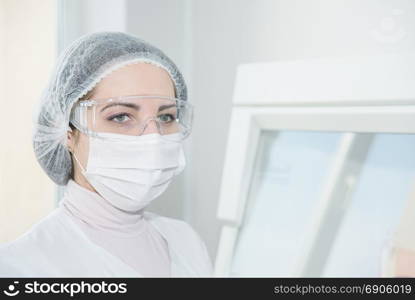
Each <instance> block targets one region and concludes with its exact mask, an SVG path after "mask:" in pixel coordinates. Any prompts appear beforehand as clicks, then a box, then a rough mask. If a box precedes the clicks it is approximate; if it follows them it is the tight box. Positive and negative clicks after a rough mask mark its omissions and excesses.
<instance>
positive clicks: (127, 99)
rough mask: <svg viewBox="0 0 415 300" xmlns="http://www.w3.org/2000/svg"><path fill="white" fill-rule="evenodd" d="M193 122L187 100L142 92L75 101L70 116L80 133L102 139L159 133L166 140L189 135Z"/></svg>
mask: <svg viewBox="0 0 415 300" xmlns="http://www.w3.org/2000/svg"><path fill="white" fill-rule="evenodd" d="M192 121H193V106H192V105H191V104H190V103H188V102H187V101H185V100H182V99H178V98H170V97H165V96H144V95H133V96H120V97H113V98H106V99H88V100H82V101H78V102H77V103H76V104H75V105H74V107H73V109H72V111H71V116H70V122H71V123H72V124H73V125H74V126H75V127H76V128H77V129H79V130H80V131H81V132H83V133H85V134H87V135H89V136H94V137H101V138H106V137H107V136H108V134H121V135H127V136H140V135H142V134H143V133H144V132H146V133H156V132H158V133H160V135H161V136H162V138H165V139H170V138H171V139H175V140H177V138H179V140H183V139H185V138H186V137H187V136H188V135H189V134H190V131H191V127H192ZM146 129H147V130H146Z"/></svg>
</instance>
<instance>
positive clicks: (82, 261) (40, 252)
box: [0, 207, 213, 277]
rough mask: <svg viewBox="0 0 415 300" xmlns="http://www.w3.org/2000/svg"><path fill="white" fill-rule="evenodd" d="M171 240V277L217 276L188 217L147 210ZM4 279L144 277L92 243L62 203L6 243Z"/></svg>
mask: <svg viewBox="0 0 415 300" xmlns="http://www.w3.org/2000/svg"><path fill="white" fill-rule="evenodd" d="M144 216H145V217H146V218H148V220H149V222H150V223H151V224H153V225H154V227H155V228H156V229H157V230H158V231H159V232H160V234H161V235H162V236H163V237H164V238H165V239H166V241H167V243H168V248H169V254H170V258H171V264H170V272H171V273H170V274H171V277H211V276H213V270H212V269H213V268H212V262H211V260H210V257H209V255H208V252H207V249H206V246H205V244H204V242H203V240H202V239H201V238H200V236H199V235H198V234H197V233H196V231H195V230H194V229H193V228H192V227H191V226H190V225H189V224H188V223H186V222H185V221H182V220H178V219H173V218H169V217H164V216H160V215H158V214H155V213H152V212H148V211H145V212H144ZM0 277H143V275H141V274H140V273H138V272H137V271H135V270H134V269H133V268H132V267H130V266H129V265H127V264H125V263H124V262H123V261H121V260H120V259H119V258H118V257H116V256H114V255H112V254H111V253H109V252H108V251H106V250H105V249H104V248H102V247H100V246H98V245H97V244H94V243H93V242H92V241H90V240H89V239H88V237H87V235H85V233H84V232H83V231H82V230H81V228H80V227H79V226H78V225H77V224H75V223H74V221H73V220H71V218H70V217H69V216H68V215H67V214H65V213H64V212H63V211H62V208H60V207H58V208H56V209H55V210H54V211H52V212H51V213H50V214H49V215H47V216H46V217H45V218H43V219H42V220H40V221H39V222H37V223H36V224H35V225H33V226H32V227H31V229H30V230H29V231H27V232H26V233H24V234H23V235H21V236H20V237H18V238H17V239H16V240H14V241H11V242H8V243H5V244H2V245H0Z"/></svg>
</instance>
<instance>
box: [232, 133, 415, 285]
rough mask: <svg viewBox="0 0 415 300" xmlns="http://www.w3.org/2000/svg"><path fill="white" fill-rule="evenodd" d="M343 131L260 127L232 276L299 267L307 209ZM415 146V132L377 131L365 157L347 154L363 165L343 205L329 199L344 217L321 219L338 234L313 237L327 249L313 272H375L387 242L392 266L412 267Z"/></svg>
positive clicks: (286, 272) (280, 272) (271, 273)
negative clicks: (327, 239) (358, 158)
mask: <svg viewBox="0 0 415 300" xmlns="http://www.w3.org/2000/svg"><path fill="white" fill-rule="evenodd" d="M342 136H343V133H339V132H311V131H280V132H276V131H264V132H262V134H261V137H260V144H259V148H258V152H257V158H256V163H255V169H254V174H253V178H252V182H251V186H250V189H249V195H248V202H247V207H246V211H245V216H244V223H243V224H242V226H241V227H240V230H239V235H238V238H237V241H236V244H235V252H234V259H233V261H232V264H231V272H230V276H273V277H278V276H293V275H295V274H301V270H303V267H304V264H305V263H306V262H304V261H302V258H303V257H304V255H305V254H307V249H309V248H308V247H310V245H309V244H307V243H306V241H307V242H309V238H310V233H311V232H312V230H313V228H311V226H310V225H311V220H312V219H313V218H315V217H316V216H315V215H313V213H316V208H318V206H317V205H318V204H320V203H319V201H320V197H321V192H322V190H323V188H324V187H325V184H326V182H327V181H328V178H327V176H328V174H329V173H328V172H329V171H330V168H331V167H332V166H333V160H334V159H335V156H336V154H337V151H338V147H339V145H340V141H341V138H342ZM414 153H415V135H409V134H375V135H374V139H373V141H372V143H371V144H370V147H369V152H368V154H367V156H366V157H365V159H363V160H362V161H359V162H357V161H353V159H354V158H353V157H352V158H350V161H348V165H350V164H353V163H359V164H363V165H362V169H361V172H360V174H358V177H357V184H356V186H355V190H354V192H353V193H352V196H351V201H350V202H348V205H347V206H345V207H343V208H341V207H337V206H340V205H343V206H344V202H343V201H339V203H338V204H337V203H334V204H335V205H334V206H333V205H331V206H329V209H333V210H339V209H345V210H346V211H345V213H344V214H343V217H342V220H341V221H340V222H339V223H338V225H336V224H337V223H336V224H334V223H332V224H330V222H331V221H330V219H329V218H327V219H325V220H322V221H323V226H324V228H327V227H326V226H335V227H336V228H334V230H335V231H336V234H335V238H334V240H333V241H332V242H331V243H330V244H329V245H328V246H327V245H317V250H318V251H317V253H318V252H321V251H319V247H320V248H321V247H328V250H329V252H328V253H329V255H328V256H327V259H323V260H324V262H323V263H322V266H321V268H320V269H321V270H323V271H322V273H316V274H314V275H313V276H328V277H342V276H343V277H378V276H381V275H382V270H381V268H383V267H384V265H385V260H384V257H382V254H384V253H385V249H388V245H394V246H395V248H396V249H398V251H396V252H395V253H397V254H396V257H395V258H396V260H395V261H396V265H398V269H399V264H400V265H401V266H402V265H403V266H404V267H405V266H406V270H403V269H402V270H401V271H399V270H398V269H397V270H396V271H395V274H398V275H399V274H401V275H402V276H410V275H411V274H409V273H408V271H407V269H408V264H409V263H410V262H415V238H412V237H415V231H414V229H415V155H414ZM411 191H412V192H411ZM333 201H338V200H335V199H333ZM328 215H330V211H329V214H328ZM323 235H324V233H323V231H321V232H320V237H323V238H324V236H323ZM408 249H409V252H408V251H407V250H408ZM321 250H324V249H321ZM325 250H327V249H325ZM401 250H402V251H401ZM405 251H406V252H405ZM411 251H412V252H411ZM408 253H409V254H408ZM411 255H412V256H411ZM410 256H411V257H412V258H408V257H410ZM387 258H388V259H387V260H386V261H392V260H391V259H389V258H390V257H389V256H387ZM309 259H310V260H312V259H313V257H309ZM402 262H403V263H402ZM412 270H415V266H413V267H412ZM399 272H400V273H399ZM405 272H406V273H405ZM412 275H413V276H415V274H412ZM392 276H393V274H392Z"/></svg>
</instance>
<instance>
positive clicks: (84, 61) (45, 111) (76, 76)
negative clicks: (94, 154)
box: [33, 31, 187, 185]
mask: <svg viewBox="0 0 415 300" xmlns="http://www.w3.org/2000/svg"><path fill="white" fill-rule="evenodd" d="M139 62H147V63H151V64H154V65H157V66H159V67H161V68H163V69H165V70H166V71H167V72H168V73H169V75H170V77H171V79H172V80H173V83H174V86H175V96H176V98H180V99H183V100H187V88H186V83H185V81H184V78H183V76H182V74H181V73H180V71H179V69H178V68H177V66H176V65H175V64H174V63H173V61H171V60H170V59H169V58H168V57H167V56H166V55H165V54H164V53H163V52H162V51H161V50H160V49H158V48H156V47H154V46H153V45H151V44H149V43H148V42H146V41H144V40H142V39H140V38H138V37H136V36H134V35H131V34H127V33H124V32H116V31H104V32H95V33H92V34H87V35H83V36H81V37H80V38H78V39H77V40H75V41H74V42H73V43H72V44H70V45H69V47H67V48H66V49H65V50H64V51H63V52H62V53H61V54H60V55H59V57H58V59H57V62H56V64H55V66H54V69H53V71H52V74H51V76H50V78H49V81H48V83H47V85H46V87H45V89H44V90H43V91H42V94H41V99H40V103H39V106H38V107H37V109H36V111H35V113H34V123H35V125H34V130H33V148H34V152H35V155H36V159H37V160H38V162H39V164H40V165H41V167H42V168H43V170H45V172H46V173H47V175H48V176H49V177H50V178H51V179H52V180H53V181H54V182H55V183H56V184H58V185H66V184H67V182H68V180H69V178H70V176H71V172H72V160H71V156H70V153H69V151H68V149H67V147H66V137H67V130H69V117H70V112H71V109H72V107H73V104H74V103H75V102H76V101H77V100H79V99H80V98H82V97H83V96H84V95H86V94H87V93H88V92H89V91H91V90H92V89H93V88H94V87H95V86H96V84H97V83H98V82H99V81H100V80H101V79H102V78H104V77H105V76H106V75H108V74H109V73H111V72H112V71H114V70H116V69H118V68H120V67H122V66H125V65H128V64H133V63H139Z"/></svg>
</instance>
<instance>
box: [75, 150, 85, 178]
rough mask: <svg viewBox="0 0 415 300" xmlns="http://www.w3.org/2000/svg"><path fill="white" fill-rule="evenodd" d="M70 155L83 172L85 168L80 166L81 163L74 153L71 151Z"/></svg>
mask: <svg viewBox="0 0 415 300" xmlns="http://www.w3.org/2000/svg"><path fill="white" fill-rule="evenodd" d="M72 155H73V157H74V158H75V160H76V162H77V163H78V165H79V167H80V168H81V170H82V172H83V173H85V169H84V167H82V165H81V163H80V162H79V160H78V158H77V157H76V155H75V153H72Z"/></svg>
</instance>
